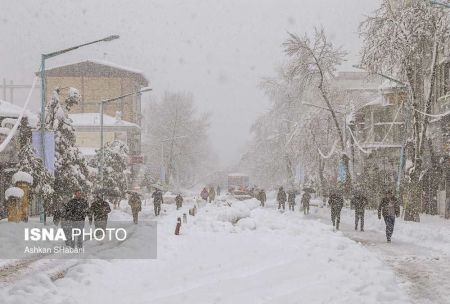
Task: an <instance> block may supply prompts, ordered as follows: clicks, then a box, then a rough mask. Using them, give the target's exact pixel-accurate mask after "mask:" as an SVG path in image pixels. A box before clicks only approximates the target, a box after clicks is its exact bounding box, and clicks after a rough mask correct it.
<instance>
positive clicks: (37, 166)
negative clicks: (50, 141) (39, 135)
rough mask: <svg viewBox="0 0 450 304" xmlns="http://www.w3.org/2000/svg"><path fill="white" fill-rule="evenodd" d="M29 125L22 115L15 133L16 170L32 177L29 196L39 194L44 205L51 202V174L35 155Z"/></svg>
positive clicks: (52, 180)
mask: <svg viewBox="0 0 450 304" xmlns="http://www.w3.org/2000/svg"><path fill="white" fill-rule="evenodd" d="M31 138H32V133H31V127H30V126H29V124H28V118H27V117H23V118H22V121H21V122H20V126H19V132H18V135H17V145H18V148H19V162H18V163H17V166H16V168H17V170H18V171H22V172H26V173H28V174H30V175H31V176H32V177H33V184H32V185H31V188H30V194H31V198H33V196H35V195H39V196H41V197H42V199H43V200H44V205H46V206H48V205H49V204H50V203H51V199H52V195H53V193H54V191H53V182H54V179H53V175H52V174H51V173H50V172H48V170H47V169H46V168H45V167H44V164H43V163H42V160H41V159H40V158H38V157H36V155H35V153H34V151H33V146H32V144H31Z"/></svg>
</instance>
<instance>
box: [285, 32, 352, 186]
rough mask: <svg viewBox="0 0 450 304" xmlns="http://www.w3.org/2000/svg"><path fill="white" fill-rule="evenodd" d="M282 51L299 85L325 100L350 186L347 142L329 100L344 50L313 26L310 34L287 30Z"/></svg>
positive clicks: (346, 181)
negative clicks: (292, 32)
mask: <svg viewBox="0 0 450 304" xmlns="http://www.w3.org/2000/svg"><path fill="white" fill-rule="evenodd" d="M283 46H284V51H285V53H286V55H287V56H288V57H289V59H290V60H289V62H288V71H289V73H290V74H291V75H293V77H295V79H296V81H298V85H299V86H300V87H302V88H305V89H309V90H317V92H316V93H317V94H318V95H319V96H320V97H321V99H322V101H323V102H324V103H325V106H326V108H327V109H328V111H329V112H330V113H331V117H332V121H333V122H334V129H335V132H336V136H337V138H338V141H339V145H340V148H341V161H342V163H343V166H344V168H345V172H346V178H345V185H346V187H345V188H346V189H347V190H349V189H350V185H351V174H350V167H349V157H348V156H347V145H346V143H345V141H344V138H345V135H344V132H345V131H346V130H343V127H342V126H341V124H340V122H339V121H338V118H337V114H336V110H335V106H334V105H333V102H332V93H333V92H332V90H331V88H330V84H331V81H332V79H333V78H334V74H335V72H336V68H337V66H338V65H340V64H341V63H342V62H343V60H344V57H345V55H346V52H345V51H343V50H342V49H341V48H339V47H335V46H334V45H333V44H332V43H331V41H329V39H328V37H327V35H326V33H325V31H324V29H323V28H320V29H318V28H316V29H315V31H314V35H313V36H312V37H310V36H308V35H307V34H305V35H304V36H302V37H300V36H298V35H296V34H291V33H289V38H288V39H287V40H286V41H285V42H284V43H283Z"/></svg>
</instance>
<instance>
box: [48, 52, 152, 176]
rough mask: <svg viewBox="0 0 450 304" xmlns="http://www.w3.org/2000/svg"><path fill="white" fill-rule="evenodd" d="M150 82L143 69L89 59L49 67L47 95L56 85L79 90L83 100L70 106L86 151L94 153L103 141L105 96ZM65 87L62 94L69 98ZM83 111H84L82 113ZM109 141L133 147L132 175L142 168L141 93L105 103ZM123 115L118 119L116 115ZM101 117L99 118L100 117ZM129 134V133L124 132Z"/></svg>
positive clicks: (120, 93) (77, 131)
mask: <svg viewBox="0 0 450 304" xmlns="http://www.w3.org/2000/svg"><path fill="white" fill-rule="evenodd" d="M147 86H148V80H147V79H146V78H145V76H144V75H143V74H142V72H140V71H136V70H133V69H130V68H126V67H122V66H119V65H116V64H113V63H108V62H103V61H97V60H87V61H82V62H77V63H73V64H68V65H63V66H58V67H54V68H51V69H48V70H47V71H46V98H47V100H50V98H52V92H53V90H54V89H55V88H57V87H59V88H65V87H74V88H76V89H78V90H79V92H80V95H81V101H80V103H79V104H78V105H74V106H73V107H72V108H71V110H70V113H69V114H70V115H71V118H72V119H74V120H75V121H76V123H75V125H74V126H75V129H76V135H77V142H78V143H79V144H81V147H82V151H85V152H86V151H88V152H90V153H92V150H93V149H94V148H99V146H100V145H99V143H100V132H99V131H100V128H99V124H100V119H99V112H100V104H99V102H100V101H101V100H105V99H108V98H113V97H117V96H121V95H125V94H127V93H132V92H136V91H139V90H141V89H142V88H143V87H147ZM65 91H67V90H62V91H61V95H62V96H61V98H65V96H64V94H67V93H66V92H65ZM81 113H83V115H81ZM104 114H105V116H104V118H105V122H107V121H108V122H110V125H108V126H106V128H105V136H106V142H107V141H108V140H110V139H119V138H121V139H123V140H124V141H125V142H126V143H127V144H128V145H129V150H130V165H131V171H132V176H134V174H135V173H136V172H137V171H138V170H139V163H141V161H142V160H143V158H142V156H141V128H140V126H141V120H142V114H141V96H140V95H139V94H134V95H131V96H128V97H125V98H122V99H120V100H118V101H116V102H111V103H108V104H105V105H104ZM117 117H120V118H118V119H115V118H117ZM96 118H97V120H96ZM123 134H125V136H124V135H123Z"/></svg>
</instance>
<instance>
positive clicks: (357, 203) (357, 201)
mask: <svg viewBox="0 0 450 304" xmlns="http://www.w3.org/2000/svg"><path fill="white" fill-rule="evenodd" d="M350 204H351V205H352V206H353V207H354V208H355V230H358V223H359V222H360V221H361V226H360V228H361V231H364V210H365V209H366V206H367V204H368V201H367V197H366V196H365V195H364V194H362V193H361V192H360V191H355V192H354V193H353V196H352V199H351V201H350Z"/></svg>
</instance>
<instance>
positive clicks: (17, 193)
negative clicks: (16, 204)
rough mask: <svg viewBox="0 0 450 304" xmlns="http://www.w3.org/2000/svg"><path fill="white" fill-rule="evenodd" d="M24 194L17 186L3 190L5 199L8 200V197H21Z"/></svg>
mask: <svg viewBox="0 0 450 304" xmlns="http://www.w3.org/2000/svg"><path fill="white" fill-rule="evenodd" d="M23 195H24V193H23V190H22V189H20V188H17V187H10V188H8V189H6V191H5V199H6V200H8V199H9V198H10V197H15V198H22V197H23Z"/></svg>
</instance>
